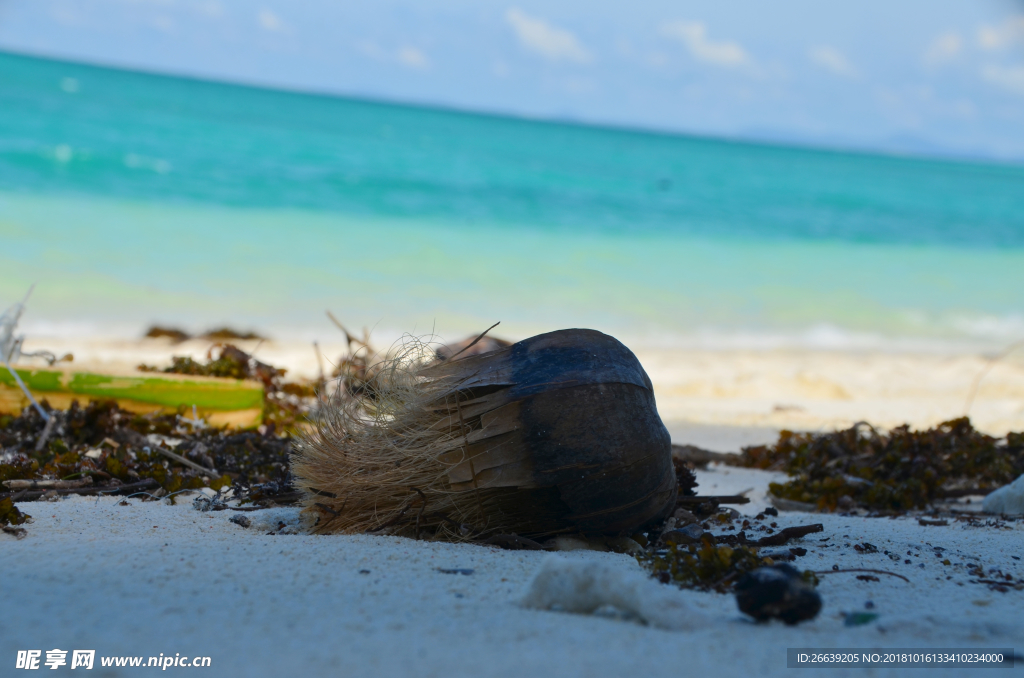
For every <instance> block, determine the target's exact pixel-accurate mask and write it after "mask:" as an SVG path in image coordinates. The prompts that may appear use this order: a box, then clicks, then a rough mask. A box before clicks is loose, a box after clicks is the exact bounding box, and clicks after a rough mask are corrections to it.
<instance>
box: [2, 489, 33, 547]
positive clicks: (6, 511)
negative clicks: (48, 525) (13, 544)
mask: <svg viewBox="0 0 1024 678" xmlns="http://www.w3.org/2000/svg"><path fill="white" fill-rule="evenodd" d="M29 522H32V516H30V515H28V514H27V513H22V512H21V511H20V510H19V509H18V507H17V506H16V505H15V504H14V500H13V499H11V498H10V497H4V498H3V499H0V528H2V529H3V531H4V532H5V533H6V534H9V535H11V536H12V537H16V538H18V539H21V538H22V537H24V536H25V535H27V534H28V531H27V530H26V529H25V528H23V527H18V526H19V525H24V524H25V523H29Z"/></svg>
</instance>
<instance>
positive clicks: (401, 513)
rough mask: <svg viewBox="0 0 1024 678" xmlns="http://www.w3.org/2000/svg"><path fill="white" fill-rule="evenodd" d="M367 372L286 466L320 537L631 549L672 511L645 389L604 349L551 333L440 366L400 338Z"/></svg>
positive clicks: (610, 346)
mask: <svg viewBox="0 0 1024 678" xmlns="http://www.w3.org/2000/svg"><path fill="white" fill-rule="evenodd" d="M367 374H368V375H369V376H368V379H367V381H366V382H365V384H364V386H363V387H362V389H361V391H360V392H359V393H358V394H354V393H353V392H352V391H351V390H349V389H348V388H345V389H338V390H337V391H335V394H334V395H333V396H332V398H331V400H330V402H329V403H327V404H325V406H324V407H322V408H321V409H320V411H319V414H318V417H317V421H316V427H315V430H313V431H311V432H309V433H307V434H303V435H302V439H301V442H300V443H299V444H298V445H297V446H296V452H295V455H294V456H293V458H292V471H293V473H294V474H295V476H296V478H298V480H297V483H296V484H297V485H298V486H299V487H301V488H303V489H304V490H305V491H306V492H307V498H306V506H307V510H309V511H313V512H319V513H320V515H321V520H320V521H319V523H318V525H317V527H316V530H317V531H318V532H349V533H352V532H365V531H371V532H374V533H381V532H384V533H389V534H408V535H410V536H418V535H420V534H421V533H422V532H423V531H427V533H430V534H433V535H436V536H438V537H441V538H447V539H455V540H463V539H469V538H474V539H485V538H487V537H488V536H491V535H495V534H511V533H515V534H518V535H522V536H525V537H528V538H531V539H535V538H537V537H541V536H549V535H554V534H561V533H578V532H583V533H585V534H613V535H628V534H632V533H634V532H636V531H637V530H639V529H641V528H643V527H644V526H646V525H649V524H655V523H657V522H660V521H661V520H663V519H664V518H665V517H666V516H668V515H669V514H670V513H671V511H672V510H673V509H674V507H675V498H676V495H677V493H678V491H679V486H678V480H677V477H676V472H675V469H674V467H673V464H672V457H671V443H670V440H669V436H668V431H667V430H666V429H665V427H664V425H663V424H662V422H661V419H660V417H659V416H658V413H657V409H656V407H655V402H654V393H653V389H652V386H651V382H650V379H649V378H648V377H647V375H646V373H645V372H644V370H643V368H642V367H641V365H640V363H639V361H638V360H637V359H636V356H634V355H633V353H632V352H630V351H629V349H627V348H626V347H625V346H623V345H622V344H621V343H620V342H618V341H617V340H615V339H614V338H612V337H609V336H607V335H605V334H601V333H600V332H596V331H593V330H578V329H577V330H561V331H557V332H550V333H548V334H542V335H539V336H536V337H532V338H530V339H526V340H524V341H521V342H519V343H516V344H513V345H511V346H507V347H504V348H502V349H499V350H497V351H492V352H489V353H482V354H479V355H473V356H468V357H464V356H461V355H454V356H453V358H452V359H449V360H445V361H438V360H437V359H436V357H435V349H434V348H433V347H432V346H431V345H430V344H428V343H426V342H423V341H419V340H416V339H412V338H410V339H407V340H406V341H405V342H403V343H401V344H399V345H398V346H396V347H395V348H394V349H393V350H392V351H391V352H390V354H389V357H388V358H387V359H386V360H384V361H383V362H382V363H380V364H376V365H374V366H372V367H371V368H370V369H368V371H367ZM325 493H326V494H328V495H331V496H327V497H325V496H324V494H325ZM317 504H324V505H327V506H329V507H330V508H331V509H332V511H333V512H334V513H331V512H327V511H323V509H322V508H321V507H318V506H317ZM460 526H469V527H470V530H471V532H470V534H463V533H462V530H461V527H460Z"/></svg>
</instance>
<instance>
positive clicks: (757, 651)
mask: <svg viewBox="0 0 1024 678" xmlns="http://www.w3.org/2000/svg"><path fill="white" fill-rule="evenodd" d="M771 477H772V474H768V473H765V472H758V471H749V470H739V471H737V470H735V469H719V468H715V467H712V469H710V470H709V471H707V472H701V473H699V481H700V483H701V487H702V488H709V489H710V488H715V491H723V492H724V491H730V490H731V491H738V490H741V489H751V488H752V486H755V487H753V491H752V492H751V495H752V498H753V499H754V502H752V504H750V505H747V506H744V507H741V508H742V509H744V512H745V513H747V514H752V513H753V512H755V511H757V510H758V508H759V507H763V506H764V505H765V497H764V492H765V490H766V484H767V482H768V480H769V479H770V478H771ZM127 503H128V504H129V505H121V504H120V503H118V500H117V499H113V498H101V499H94V498H72V499H66V500H64V501H60V502H56V503H48V502H37V503H31V504H23V505H22V508H23V509H24V510H26V511H28V512H30V513H31V514H32V515H33V516H34V517H35V522H34V523H32V524H31V525H29V526H28V527H29V529H30V533H29V536H28V537H26V538H25V539H22V540H19V541H15V540H13V539H8V540H6V541H5V543H4V545H3V550H2V551H0V554H2V555H0V560H2V563H3V569H4V576H5V578H6V580H7V581H8V582H12V581H16V582H18V585H17V586H16V587H9V588H8V592H7V594H6V596H5V600H6V603H7V605H8V606H9V609H13V610H18V613H17V614H16V615H4V616H3V617H2V618H0V650H2V652H3V654H4V656H5V657H13V656H14V655H15V652H16V651H17V650H19V649H26V648H36V649H43V650H49V649H52V648H53V647H58V648H60V649H95V650H96V651H97V657H100V656H121V655H123V656H145V657H147V658H148V657H149V656H156V655H159V654H160V653H163V654H164V655H174V654H175V653H181V654H182V655H185V656H198V655H201V656H209V657H211V660H212V664H211V666H212V667H213V672H214V673H213V674H211V675H220V676H251V675H305V676H315V675H340V676H392V675H394V676H398V675H417V676H467V677H468V676H526V675H542V676H579V677H580V678H584V677H587V678H591V677H603V676H609V677H610V676H622V675H647V674H648V673H659V674H666V675H676V674H678V675H693V676H700V675H717V676H749V675H763V676H780V675H788V673H789V672H790V671H792V669H787V668H786V649H787V648H791V647H821V648H843V647H847V648H862V649H863V648H872V647H883V648H897V647H907V648H968V647H971V648H982V647H984V648H1002V647H1006V648H1010V647H1016V648H1020V647H1022V645H1024V629H1022V627H1021V624H1020V614H1019V608H1020V605H1019V602H1020V601H1019V598H1020V592H1017V591H1012V590H1011V591H1010V592H1008V593H999V592H995V591H991V590H989V589H988V588H987V587H986V586H985V585H983V584H978V583H972V582H971V581H970V580H971V577H970V576H969V575H968V574H967V572H966V569H967V566H968V565H980V566H981V567H982V568H984V569H985V570H986V571H987V570H989V568H993V567H995V568H999V569H1001V570H1003V571H1006V572H1015V573H1017V576H1020V574H1021V571H1022V569H1024V568H1022V565H1021V561H1020V560H1019V558H1021V557H1022V556H1024V550H1022V548H1021V544H1022V543H1024V523H1021V522H1017V523H1011V524H1008V525H1007V526H1005V527H999V528H995V527H986V526H983V524H982V525H981V526H977V525H972V524H970V523H952V524H950V525H949V526H946V527H923V526H921V525H919V524H918V522H917V520H916V519H914V518H898V519H877V518H874V519H869V518H857V517H851V516H840V515H820V514H800V513H783V514H782V515H781V516H780V517H779V518H778V519H777V520H778V522H779V523H780V524H781V525H796V524H806V523H810V522H820V523H822V524H823V526H824V532H823V533H821V534H817V535H813V536H811V537H809V538H806V539H803V540H801V541H800V542H798V543H799V544H800V545H802V546H804V547H805V548H807V549H808V555H807V556H805V557H804V558H801V559H800V561H801V562H799V563H798V565H800V566H801V567H805V568H808V569H818V570H830V569H831V568H833V566H838V567H840V568H879V569H884V570H888V571H892V572H894V573H897V574H900V575H902V576H904V577H906V579H907V580H909V581H903V580H901V579H899V578H896V577H892V576H882V577H880V578H879V581H860V580H857V579H856V578H855V574H853V573H838V574H835V575H831V576H825V575H823V576H822V577H821V580H822V582H821V584H820V586H819V591H820V593H821V596H822V598H823V599H824V608H823V610H822V612H821V613H820V615H819V616H818V617H817V618H816V619H814V620H812V621H810V622H806V623H803V624H801V625H799V626H796V627H790V626H785V625H783V624H782V623H780V622H774V623H769V624H754V623H753V622H751V621H749V620H748V619H746V618H745V617H744V616H743V615H741V614H740V613H739V611H738V610H737V609H736V603H735V600H734V597H733V596H732V595H721V594H715V593H700V592H695V591H684V592H682V593H673V592H672V591H670V590H669V588H668V587H665V588H664V594H665V596H666V597H668V596H671V595H679V596H681V597H682V600H683V601H684V603H685V604H686V605H687V606H690V607H692V610H693V614H694V616H695V618H699V619H703V620H709V621H707V622H706V623H703V624H701V625H700V626H699V627H697V628H693V629H690V630H686V631H665V630H660V629H657V628H651V627H646V626H643V625H640V624H638V623H636V622H632V621H624V620H620V619H615V618H609V617H600V616H585V615H576V614H568V613H561V612H552V611H538V610H530V609H523V608H522V607H521V606H520V605H519V601H520V599H521V598H522V595H523V592H524V590H525V588H526V587H527V586H528V584H529V582H530V580H531V578H532V577H533V576H534V574H535V573H536V572H537V570H538V569H539V568H540V567H541V564H542V562H543V561H544V559H545V558H547V557H549V555H548V554H545V553H540V552H523V551H516V552H512V551H502V550H499V549H496V548H492V547H482V546H474V545H459V544H444V543H430V542H423V541H413V540H410V539H404V538H395V537H376V536H366V535H362V536H309V535H304V534H301V533H300V534H268V532H271V531H272V530H276V529H279V525H280V523H286V524H287V525H290V526H294V528H298V529H299V531H301V526H300V521H299V518H298V510H297V509H290V508H279V509H269V510H267V511H262V512H255V513H251V514H247V515H250V516H251V517H252V518H253V521H254V524H253V525H252V526H251V527H250V528H248V529H243V528H241V527H239V526H238V525H236V524H233V523H231V522H229V518H231V517H232V516H233V515H238V514H236V513H233V512H231V511H223V512H214V513H201V512H198V511H196V510H194V509H193V508H192V507H191V505H190V502H189V501H181V502H179V505H177V506H168V505H166V504H164V503H161V502H145V503H144V502H141V501H139V500H138V498H133V499H130V500H129V501H128V502H127ZM294 528H289V529H286V530H284V532H290V531H291V530H292V529H294ZM862 542H869V543H871V544H873V545H875V546H877V547H878V549H879V551H878V553H873V554H864V553H859V552H858V551H857V550H855V549H854V548H852V546H853V545H854V544H859V543H862ZM885 551H888V552H890V553H891V554H894V557H893V558H890V557H889V556H888V555H886V554H885V553H884V552H885ZM559 556H560V557H564V558H567V559H571V560H580V561H596V562H602V563H606V564H608V565H610V566H611V567H613V568H615V569H617V570H621V571H622V572H634V571H639V567H638V565H637V563H636V561H635V560H634V559H633V558H632V557H631V556H628V555H618V554H614V553H600V552H593V551H571V552H563V553H561V554H559ZM944 560H948V561H949V563H950V564H949V565H944V564H943V561H944ZM908 561H909V562H908ZM439 568H440V569H459V570H463V571H471V572H470V573H468V574H460V573H454V574H448V573H443V572H441V571H440V570H439ZM857 612H866V613H875V614H877V615H878V616H877V618H876V619H874V620H872V621H870V622H869V623H866V624H863V625H858V626H849V625H847V624H846V619H847V615H848V614H850V613H857ZM1017 652H1018V653H1019V652H1020V650H1019V649H1018V650H1017ZM97 661H99V660H97ZM153 670H155V669H150V671H153ZM168 670H170V671H172V672H174V671H177V672H187V671H189V670H191V669H182V668H177V669H175V668H171V669H168ZM136 671H138V669H130V668H121V669H116V668H106V669H103V672H101V673H99V674H98V675H110V676H115V675H132V674H133V673H134V672H136ZM907 674H910V675H918V674H917V673H915V672H914V670H911V669H903V670H898V669H893V670H886V669H874V670H871V672H870V673H869V674H868V675H875V676H890V675H907ZM829 675H862V673H861V672H860V671H859V670H856V669H845V670H835V671H833V672H831V673H829ZM943 675H951V676H954V675H957V676H967V675H976V669H974V670H972V669H945V670H943Z"/></svg>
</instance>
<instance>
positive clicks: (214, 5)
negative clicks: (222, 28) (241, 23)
mask: <svg viewBox="0 0 1024 678" xmlns="http://www.w3.org/2000/svg"><path fill="white" fill-rule="evenodd" d="M195 9H196V11H197V12H199V13H200V14H202V15H203V16H206V17H209V18H211V19H217V18H220V17H222V16H224V5H222V4H220V3H219V2H217V0H210V1H209V2H197V3H196V4H195Z"/></svg>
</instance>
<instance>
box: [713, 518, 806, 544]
mask: <svg viewBox="0 0 1024 678" xmlns="http://www.w3.org/2000/svg"><path fill="white" fill-rule="evenodd" d="M824 531H825V527H824V526H823V525H822V524H821V523H815V524H813V525H795V526H793V527H784V528H782V529H781V530H779V531H778V532H776V533H775V534H770V535H768V536H767V537H761V538H760V539H754V540H751V539H747V535H746V533H745V532H740V533H739V534H735V535H732V534H728V535H720V536H716V537H715V541H716V542H718V543H720V544H728V545H730V546H733V545H738V546H756V547H761V546H782V545H784V544H786V543H788V542H789V540H790V539H800V538H801V537H806V536H807V535H809V534H814V533H815V532H824Z"/></svg>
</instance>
